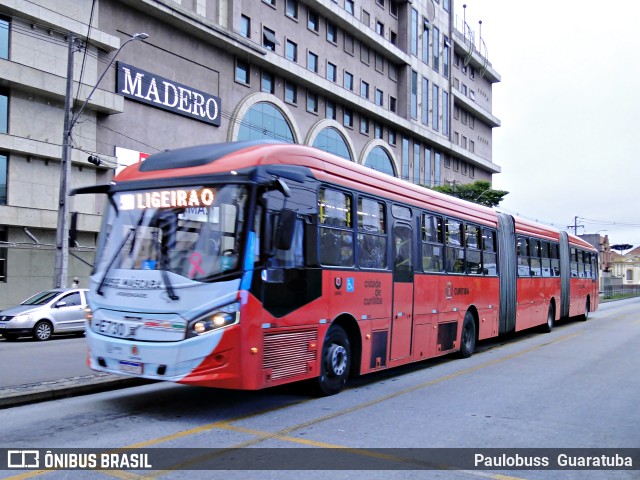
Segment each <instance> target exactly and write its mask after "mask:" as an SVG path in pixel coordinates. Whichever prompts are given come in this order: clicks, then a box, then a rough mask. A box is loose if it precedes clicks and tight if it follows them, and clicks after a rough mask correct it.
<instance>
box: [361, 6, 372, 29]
mask: <svg viewBox="0 0 640 480" xmlns="http://www.w3.org/2000/svg"><path fill="white" fill-rule="evenodd" d="M362 23H364V24H365V25H366V26H367V28H368V27H370V26H371V16H370V15H369V12H367V11H366V10H365V9H364V8H363V9H362Z"/></svg>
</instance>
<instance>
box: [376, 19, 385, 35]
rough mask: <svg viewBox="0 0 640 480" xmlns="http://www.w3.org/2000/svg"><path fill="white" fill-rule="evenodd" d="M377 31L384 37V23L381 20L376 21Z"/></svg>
mask: <svg viewBox="0 0 640 480" xmlns="http://www.w3.org/2000/svg"><path fill="white" fill-rule="evenodd" d="M376 33H377V34H378V35H380V36H381V37H384V23H382V22H380V21H377V22H376Z"/></svg>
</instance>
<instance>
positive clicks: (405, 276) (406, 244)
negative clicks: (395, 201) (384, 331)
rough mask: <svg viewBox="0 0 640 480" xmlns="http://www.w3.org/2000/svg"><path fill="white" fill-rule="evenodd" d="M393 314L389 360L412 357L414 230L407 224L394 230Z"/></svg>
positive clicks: (399, 225) (400, 224) (400, 225)
mask: <svg viewBox="0 0 640 480" xmlns="http://www.w3.org/2000/svg"><path fill="white" fill-rule="evenodd" d="M392 245H393V257H392V259H393V311H392V314H393V316H392V318H391V360H398V359H400V358H404V357H407V356H409V355H410V354H411V330H412V325H413V259H414V251H413V230H412V229H411V226H410V225H408V224H406V223H400V222H396V224H395V225H394V227H393V244H392Z"/></svg>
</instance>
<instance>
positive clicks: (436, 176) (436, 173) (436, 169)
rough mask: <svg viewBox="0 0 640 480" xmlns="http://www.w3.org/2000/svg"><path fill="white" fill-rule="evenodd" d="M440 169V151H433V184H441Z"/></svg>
mask: <svg viewBox="0 0 640 480" xmlns="http://www.w3.org/2000/svg"><path fill="white" fill-rule="evenodd" d="M440 170H441V169H440V152H435V153H434V161H433V184H434V185H435V186H438V185H442V182H441V181H440Z"/></svg>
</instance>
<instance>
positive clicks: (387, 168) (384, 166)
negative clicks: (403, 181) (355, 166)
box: [364, 146, 397, 177]
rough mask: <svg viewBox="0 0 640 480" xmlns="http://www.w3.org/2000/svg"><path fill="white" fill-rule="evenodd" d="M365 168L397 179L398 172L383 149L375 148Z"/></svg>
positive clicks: (365, 163) (368, 157)
mask: <svg viewBox="0 0 640 480" xmlns="http://www.w3.org/2000/svg"><path fill="white" fill-rule="evenodd" d="M364 165H365V167H369V168H372V169H373V170H377V171H378V172H383V173H386V174H389V175H392V176H394V177H396V176H397V175H396V170H395V168H393V162H392V161H391V157H390V156H389V154H388V153H387V151H386V150H385V149H384V148H382V147H379V146H378V147H374V148H373V149H372V150H371V152H369V155H367V159H366V160H365V162H364Z"/></svg>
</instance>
